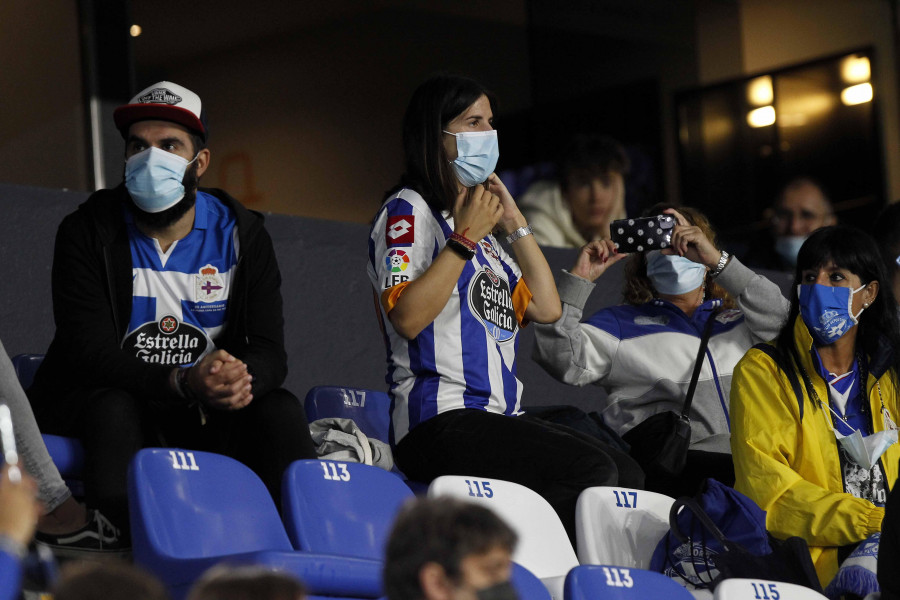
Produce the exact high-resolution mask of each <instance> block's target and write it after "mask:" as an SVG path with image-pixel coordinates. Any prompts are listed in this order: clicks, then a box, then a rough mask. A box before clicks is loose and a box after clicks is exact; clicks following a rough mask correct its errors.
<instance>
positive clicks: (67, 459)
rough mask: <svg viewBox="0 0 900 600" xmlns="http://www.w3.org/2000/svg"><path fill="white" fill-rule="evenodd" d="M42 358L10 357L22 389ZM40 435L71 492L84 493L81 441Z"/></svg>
mask: <svg viewBox="0 0 900 600" xmlns="http://www.w3.org/2000/svg"><path fill="white" fill-rule="evenodd" d="M43 360H44V355H43V354H17V355H16V356H13V357H12V365H13V369H15V371H16V377H18V379H19V383H20V384H21V385H22V388H23V389H26V390H27V389H28V388H29V387H31V384H32V382H33V381H34V374H35V373H37V370H38V367H39V366H41V362H42V361H43ZM41 435H42V437H43V438H44V445H45V446H47V451H48V452H49V453H50V458H52V459H53V464H55V465H56V468H57V470H59V473H60V475H62V477H63V479H65V480H66V483H68V485H69V488H70V489H71V490H72V493H73V494H75V495H76V496H82V495H84V494H83V493H82V485H81V481H80V480H81V475H82V472H83V471H84V448H82V446H81V442H80V441H79V440H77V439H76V438H70V437H63V436H59V435H51V434H49V433H44V434H41Z"/></svg>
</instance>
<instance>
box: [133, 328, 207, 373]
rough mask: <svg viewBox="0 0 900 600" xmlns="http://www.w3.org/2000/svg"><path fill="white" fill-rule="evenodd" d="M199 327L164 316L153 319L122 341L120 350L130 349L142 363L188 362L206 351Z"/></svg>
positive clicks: (175, 363)
mask: <svg viewBox="0 0 900 600" xmlns="http://www.w3.org/2000/svg"><path fill="white" fill-rule="evenodd" d="M206 345H207V339H206V335H205V333H204V332H203V330H202V329H198V328H197V327H195V326H193V325H191V324H190V323H184V322H179V321H178V319H177V318H175V317H174V316H173V315H166V316H164V317H163V318H161V319H160V320H159V321H157V322H152V321H151V322H149V323H144V324H143V325H141V326H140V327H138V328H137V329H135V330H134V331H132V332H131V333H130V334H128V336H127V337H126V338H125V339H124V340H123V341H122V349H123V350H125V351H127V352H132V351H133V352H134V355H135V356H136V357H138V358H140V359H141V360H143V361H144V362H148V363H153V364H157V365H169V366H173V367H175V366H181V365H192V364H194V363H195V362H197V360H198V359H199V358H200V355H201V354H202V353H203V351H204V350H206Z"/></svg>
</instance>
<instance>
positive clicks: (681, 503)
mask: <svg viewBox="0 0 900 600" xmlns="http://www.w3.org/2000/svg"><path fill="white" fill-rule="evenodd" d="M682 508H685V509H687V510H690V511H691V512H692V513H694V516H695V517H697V519H698V520H699V521H700V523H701V524H703V526H704V527H706V529H707V530H708V531H709V532H710V533H712V534H713V537H715V538H716V540H718V542H719V543H720V544H722V547H723V548H725V549H726V550H731V549H733V548H734V546H735V544H734V542H732V541H731V540H729V539H728V538H727V537H725V534H724V533H722V530H721V529H719V526H718V525H716V523H715V521H713V520H712V518H711V517H710V516H709V515H708V514H706V511H705V510H703V507H702V506H700V504H699V503H698V502H697V500H695V499H694V498H691V497H690V496H684V497H682V498H678V499H676V500H675V502H673V503H672V508H671V509H670V510H669V528H670V529H671V530H672V533H674V534H675V537H677V538H678V539H679V540H680V541H681V542H682V543H689V542H690V541H691V539H690V536H688V535H686V534H685V533H684V532H683V531H682V530H681V527H680V526H679V524H678V513H679V512H680V511H681V509H682Z"/></svg>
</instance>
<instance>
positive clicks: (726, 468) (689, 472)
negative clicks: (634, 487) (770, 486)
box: [647, 450, 734, 498]
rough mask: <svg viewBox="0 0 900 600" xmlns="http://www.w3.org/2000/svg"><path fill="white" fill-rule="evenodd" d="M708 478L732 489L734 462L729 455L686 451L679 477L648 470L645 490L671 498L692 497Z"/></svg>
mask: <svg viewBox="0 0 900 600" xmlns="http://www.w3.org/2000/svg"><path fill="white" fill-rule="evenodd" d="M709 478H712V479H716V480H718V481H719V482H721V483H724V484H725V485H727V486H729V487H734V460H733V459H732V458H731V455H730V454H726V453H724V452H703V451H701V450H688V453H687V462H686V464H685V467H684V471H682V472H681V474H679V475H676V476H674V477H673V476H671V475H666V474H663V473H655V472H654V471H653V470H651V469H648V470H647V489H648V490H650V491H651V492H658V493H660V494H665V495H667V496H671V497H672V498H680V497H681V496H693V495H695V494H696V493H697V492H698V491H700V486H701V485H702V484H703V482H704V481H706V480H707V479H709Z"/></svg>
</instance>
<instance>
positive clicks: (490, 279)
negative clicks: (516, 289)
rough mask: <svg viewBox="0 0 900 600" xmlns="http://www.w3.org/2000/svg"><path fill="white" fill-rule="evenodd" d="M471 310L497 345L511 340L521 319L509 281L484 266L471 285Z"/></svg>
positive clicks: (517, 329)
mask: <svg viewBox="0 0 900 600" xmlns="http://www.w3.org/2000/svg"><path fill="white" fill-rule="evenodd" d="M469 308H470V309H471V310H472V312H473V313H474V314H475V315H477V316H478V318H479V319H480V320H481V322H482V324H484V328H485V329H487V332H488V333H489V334H491V337H493V338H494V339H495V340H497V341H498V342H501V343H502V342H508V341H510V340H512V339H513V338H514V337H515V335H516V332H518V331H519V320H518V319H517V318H516V309H515V307H514V306H513V302H512V293H511V292H510V289H509V282H508V281H506V279H504V278H502V277H500V276H499V275H498V274H497V273H495V272H494V271H493V270H492V269H491V268H490V267H484V268H483V269H482V270H481V271H480V272H479V273H478V274H477V275H476V276H475V277H473V278H472V282H471V283H470V284H469Z"/></svg>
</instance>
